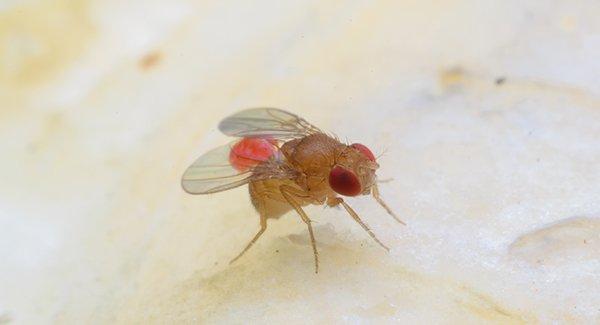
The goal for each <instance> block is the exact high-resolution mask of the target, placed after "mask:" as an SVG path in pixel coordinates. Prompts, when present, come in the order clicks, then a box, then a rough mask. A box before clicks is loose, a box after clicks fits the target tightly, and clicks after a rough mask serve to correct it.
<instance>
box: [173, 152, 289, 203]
mask: <svg viewBox="0 0 600 325" xmlns="http://www.w3.org/2000/svg"><path fill="white" fill-rule="evenodd" d="M235 143H236V142H232V143H229V144H226V145H223V146H220V147H217V148H215V149H213V150H211V151H209V152H207V153H205V154H204V155H202V156H200V158H198V159H196V161H194V163H193V164H192V165H191V166H190V167H188V168H187V169H186V171H185V172H184V173H183V176H182V178H181V186H182V187H183V189H184V190H185V191H186V192H188V193H190V194H210V193H216V192H221V191H225V190H229V189H232V188H235V187H238V186H242V185H244V184H247V183H248V182H250V181H252V180H261V179H268V178H292V177H293V176H294V175H295V174H294V172H293V170H291V169H290V168H289V167H288V166H287V165H285V164H284V163H283V161H282V160H278V159H271V160H269V161H266V162H265V161H256V162H255V163H254V164H252V165H253V166H254V167H250V168H248V169H247V170H245V171H239V170H237V169H235V168H234V167H233V166H232V165H231V164H230V163H229V153H230V151H231V148H232V146H233V145H234V144H235ZM246 159H247V160H249V159H248V158H246ZM249 163H251V162H249Z"/></svg>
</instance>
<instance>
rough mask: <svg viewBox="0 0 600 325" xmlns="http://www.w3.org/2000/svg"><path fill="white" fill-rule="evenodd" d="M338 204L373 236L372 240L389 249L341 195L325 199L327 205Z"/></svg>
mask: <svg viewBox="0 0 600 325" xmlns="http://www.w3.org/2000/svg"><path fill="white" fill-rule="evenodd" d="M338 204H341V205H342V206H343V207H344V209H346V211H347V212H348V214H349V215H350V216H351V217H352V219H354V221H356V222H357V223H358V224H359V225H360V226H361V227H362V228H363V229H364V230H365V231H366V232H367V233H368V234H369V236H371V238H373V240H375V241H376V242H377V243H378V244H379V245H380V246H381V247H383V248H384V249H385V250H386V251H388V252H389V251H390V249H389V248H388V247H387V246H385V245H384V244H383V243H382V242H381V241H379V239H377V236H375V234H374V233H373V232H372V231H371V228H369V226H367V224H366V223H364V222H363V221H362V220H361V219H360V217H359V216H358V214H357V213H356V211H354V209H352V208H351V207H350V206H349V205H348V204H347V203H346V202H344V199H342V198H341V197H329V198H328V199H327V205H329V206H330V207H334V206H337V205H338Z"/></svg>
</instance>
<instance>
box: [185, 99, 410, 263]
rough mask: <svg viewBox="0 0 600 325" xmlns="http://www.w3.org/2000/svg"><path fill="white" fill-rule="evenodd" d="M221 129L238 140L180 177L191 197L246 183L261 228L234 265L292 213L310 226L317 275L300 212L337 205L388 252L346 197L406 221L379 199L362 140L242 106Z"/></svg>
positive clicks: (267, 110) (373, 167) (372, 160)
mask: <svg viewBox="0 0 600 325" xmlns="http://www.w3.org/2000/svg"><path fill="white" fill-rule="evenodd" d="M219 129H220V130H221V132H223V133H224V134H226V135H228V136H232V137H237V138H238V139H237V140H235V141H233V142H231V143H229V144H226V145H224V146H221V147H217V148H215V149H213V150H211V151H209V152H207V153H205V154H204V155H202V156H201V157H200V158H198V159H197V160H196V161H195V162H194V163H193V164H192V165H191V166H190V167H188V169H187V170H186V171H185V173H184V174H183V177H182V180H181V184H182V187H183V189H184V190H185V191H186V192H188V193H190V194H210V193H216V192H221V191H225V190H229V189H232V188H235V187H238V186H242V185H245V184H248V188H249V192H250V199H251V201H252V204H253V205H254V207H255V208H256V210H257V212H258V214H259V215H260V230H259V231H258V233H256V235H255V236H254V237H253V238H252V239H251V240H250V242H249V243H248V244H247V245H246V247H245V248H244V249H243V250H242V251H241V252H240V253H239V254H238V255H237V256H236V257H235V258H233V259H232V260H231V262H230V263H233V262H234V261H236V260H237V259H239V258H240V257H241V256H242V255H244V253H246V252H247V251H248V249H250V247H252V245H253V244H254V243H255V242H256V241H257V240H258V238H260V236H261V235H262V234H263V233H264V232H265V230H266V229H267V220H268V219H277V218H279V217H281V216H282V215H284V214H285V213H287V212H289V211H291V210H295V211H296V212H297V213H298V215H299V216H300V218H301V219H302V221H303V222H304V223H305V224H306V225H307V227H308V234H309V236H310V242H311V246H312V250H313V255H314V260H315V272H316V273H318V271H319V258H318V252H317V245H316V243H315V236H314V233H313V228H312V223H311V222H312V221H311V219H310V218H309V217H308V215H307V214H306V212H305V211H304V209H303V207H304V206H307V205H310V204H318V205H323V204H327V205H328V206H330V207H334V206H338V205H341V206H342V207H344V209H345V210H346V211H347V212H348V214H349V215H350V216H351V217H352V218H353V219H354V220H355V221H356V222H357V223H358V224H359V225H360V226H361V227H362V228H363V229H364V230H365V231H366V232H367V233H368V234H369V236H371V238H373V239H374V240H375V241H376V242H377V243H378V244H379V245H380V246H381V247H383V248H384V249H386V250H388V251H389V248H388V247H387V246H385V245H384V244H383V243H382V242H381V241H379V239H378V238H377V237H376V236H375V234H374V233H373V232H372V231H371V229H370V228H369V226H367V224H365V223H364V222H363V221H362V220H361V218H360V217H359V216H358V214H357V213H356V212H355V211H354V209H352V208H351V207H350V206H349V205H348V204H347V203H346V202H345V201H344V199H343V196H358V195H369V194H370V195H372V196H373V198H374V199H375V200H376V201H377V202H378V203H379V204H380V205H381V206H382V207H383V208H384V209H385V210H386V211H387V213H388V214H389V215H391V216H392V217H393V218H394V219H396V221H398V222H400V223H402V224H404V222H402V221H401V220H400V219H399V218H398V217H397V216H396V215H395V214H394V212H393V211H392V210H391V209H390V208H389V207H388V206H387V204H385V202H384V201H383V199H382V198H381V197H380V195H379V190H378V188H377V177H376V175H375V171H376V170H377V169H378V168H379V164H378V163H377V161H376V158H375V156H374V155H373V153H372V152H371V150H369V148H367V147H366V146H365V145H363V144H360V143H353V144H350V145H348V144H344V143H342V142H340V141H339V140H338V139H337V138H336V137H335V136H331V135H327V134H325V133H324V132H322V131H321V130H320V129H319V128H317V127H315V126H314V125H312V124H310V123H308V122H307V121H306V120H304V119H303V118H300V117H298V116H296V115H294V114H292V113H289V112H286V111H284V110H280V109H277V108H254V109H247V110H243V111H241V112H238V113H236V114H233V115H231V116H229V117H227V118H225V119H224V120H223V121H221V123H220V124H219Z"/></svg>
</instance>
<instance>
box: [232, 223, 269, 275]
mask: <svg viewBox="0 0 600 325" xmlns="http://www.w3.org/2000/svg"><path fill="white" fill-rule="evenodd" d="M265 230H267V218H266V216H265V215H264V214H263V213H261V214H260V230H259V231H258V232H257V233H256V235H254V237H253V238H252V239H251V240H250V242H249V243H248V245H246V248H244V250H243V251H242V252H241V253H239V254H238V256H236V257H234V258H233V259H232V260H231V261H229V264H231V263H233V262H235V261H237V260H238V259H239V258H240V257H242V255H244V254H245V253H246V252H247V251H248V250H249V249H250V247H252V245H254V243H255V242H256V241H257V240H258V238H260V236H262V234H263V233H264V232H265Z"/></svg>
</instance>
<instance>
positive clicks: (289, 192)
mask: <svg viewBox="0 0 600 325" xmlns="http://www.w3.org/2000/svg"><path fill="white" fill-rule="evenodd" d="M279 191H280V192H281V195H282V196H283V197H284V198H285V200H286V201H287V202H288V203H289V205H291V206H292V207H293V208H294V210H296V212H297V213H298V214H299V215H300V218H302V221H304V223H306V225H307V226H308V234H309V235H310V244H311V245H312V249H313V254H314V256H315V273H319V253H318V252H317V244H316V242H315V235H314V234H313V228H312V225H311V222H312V221H311V220H310V218H309V217H308V215H307V214H306V212H304V210H303V209H302V206H301V205H300V203H298V201H297V198H300V199H309V198H310V196H309V195H308V194H306V192H303V191H302V190H299V189H297V188H295V187H292V186H289V185H281V186H280V187H279Z"/></svg>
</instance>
